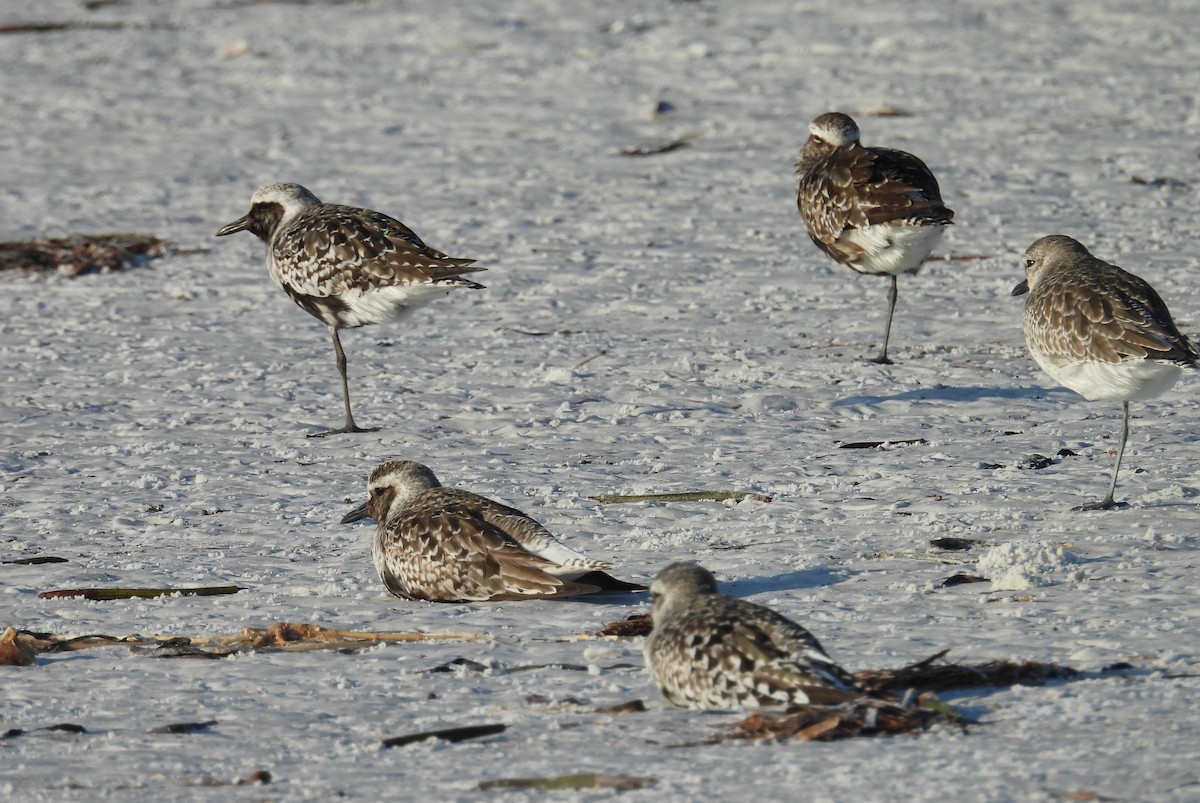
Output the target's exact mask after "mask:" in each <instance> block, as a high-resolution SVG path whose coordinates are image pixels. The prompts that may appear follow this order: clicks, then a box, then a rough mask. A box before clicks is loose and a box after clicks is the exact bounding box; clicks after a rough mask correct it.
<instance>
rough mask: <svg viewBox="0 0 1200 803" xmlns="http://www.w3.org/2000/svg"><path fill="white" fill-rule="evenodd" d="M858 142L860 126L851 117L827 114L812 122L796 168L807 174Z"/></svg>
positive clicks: (839, 113) (836, 113)
mask: <svg viewBox="0 0 1200 803" xmlns="http://www.w3.org/2000/svg"><path fill="white" fill-rule="evenodd" d="M856 142H858V125H857V124H856V123H855V122H854V121H853V120H852V119H850V117H849V115H845V114H842V113H841V112H827V113H826V114H822V115H821V116H820V117H818V118H816V119H815V120H813V121H812V123H810V124H809V126H808V140H807V141H806V142H805V143H804V147H803V148H802V149H801V150H800V158H798V159H797V160H796V167H797V168H799V170H800V172H801V173H802V174H803V173H806V172H808V170H809V169H810V168H812V167H813V165H815V164H816V163H817V161H818V160H820V159H824V158H825V157H826V156H828V155H829V154H831V153H833V152H834V151H836V150H837V149H838V148H840V147H842V146H843V145H851V144H853V143H856Z"/></svg>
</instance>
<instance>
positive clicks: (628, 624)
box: [596, 613, 654, 638]
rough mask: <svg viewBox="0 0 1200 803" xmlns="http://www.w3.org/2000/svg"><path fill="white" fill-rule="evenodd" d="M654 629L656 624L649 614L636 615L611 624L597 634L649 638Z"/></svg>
mask: <svg viewBox="0 0 1200 803" xmlns="http://www.w3.org/2000/svg"><path fill="white" fill-rule="evenodd" d="M653 629H654V622H653V621H651V619H650V614H648V613H635V614H633V615H632V616H630V617H627V618H625V619H622V620H621V621H619V622H609V623H608V624H606V625H605V626H604V627H602V628H600V630H599V631H598V632H597V633H596V635H597V636H615V637H617V638H630V637H633V636H648V635H650V631H651V630H653Z"/></svg>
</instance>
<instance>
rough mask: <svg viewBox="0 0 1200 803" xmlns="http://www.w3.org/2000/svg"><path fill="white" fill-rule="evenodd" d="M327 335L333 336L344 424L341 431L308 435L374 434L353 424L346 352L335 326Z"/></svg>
mask: <svg viewBox="0 0 1200 803" xmlns="http://www.w3.org/2000/svg"><path fill="white" fill-rule="evenodd" d="M329 333H330V334H331V335H333V352H334V354H335V355H337V367H338V373H339V374H341V377H342V399H343V401H345V403H346V423H345V424H344V425H343V426H342V428H341V429H330V430H326V431H325V432H314V433H313V434H312V435H309V437H310V438H324V437H325V436H326V435H343V434H345V433H347V432H375V429H363V428H362V427H360V426H359V425H358V424H355V423H354V416H353V414H351V412H350V382H349V381H348V380H347V379H346V352H345V351H343V350H342V339H341V338H340V337H338V330H337V327H336V326H331V327H329Z"/></svg>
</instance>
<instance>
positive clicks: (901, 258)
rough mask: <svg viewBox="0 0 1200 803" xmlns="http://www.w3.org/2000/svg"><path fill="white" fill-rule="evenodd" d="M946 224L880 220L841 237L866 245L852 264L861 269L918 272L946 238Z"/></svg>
mask: <svg viewBox="0 0 1200 803" xmlns="http://www.w3.org/2000/svg"><path fill="white" fill-rule="evenodd" d="M945 228H946V227H945V226H939V225H932V226H914V225H911V224H900V223H876V224H874V225H872V226H864V227H862V228H857V229H850V230H848V231H846V232H845V233H844V234H842V236H841V239H842V240H843V241H846V242H850V243H853V244H854V245H856V246H858V247H859V248H861V249H862V255H861V256H860V257H859V258H858V259H857V260H856V261H855V262H853V263H851V265H850V267H852V268H853V269H854V270H856V271H858V272H859V273H873V274H879V275H886V276H899V275H900V274H901V273H916V272H917V270H919V269H920V267H921V263H922V262H924V261H925V260H926V259H928V258H929V255H930V254H931V253H933V249H934V248H935V247H936V246H937V244H938V243H939V242H940V241H941V239H942V234H943V233H944V229H945Z"/></svg>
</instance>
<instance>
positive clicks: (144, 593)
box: [38, 586, 245, 600]
mask: <svg viewBox="0 0 1200 803" xmlns="http://www.w3.org/2000/svg"><path fill="white" fill-rule="evenodd" d="M244 590H245V589H244V588H242V587H241V586H201V587H197V588H69V589H63V590H59V591H43V592H42V593H40V594H38V599H59V598H62V597H82V598H83V599H90V600H114V599H134V598H137V599H153V598H154V597H166V596H170V595H171V594H179V595H180V596H182V597H214V596H219V595H222V594H236V593H237V592H239V591H244Z"/></svg>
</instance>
